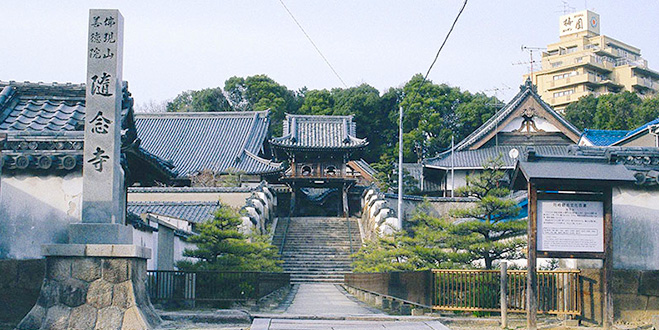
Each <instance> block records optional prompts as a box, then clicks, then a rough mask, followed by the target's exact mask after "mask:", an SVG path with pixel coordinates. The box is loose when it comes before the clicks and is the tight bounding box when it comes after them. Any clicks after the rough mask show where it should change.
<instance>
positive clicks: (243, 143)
mask: <svg viewBox="0 0 659 330" xmlns="http://www.w3.org/2000/svg"><path fill="white" fill-rule="evenodd" d="M135 120H136V126H137V131H138V136H139V138H140V139H141V141H142V144H141V146H142V147H143V148H144V149H145V150H147V151H149V152H150V153H152V154H154V155H156V156H158V157H160V158H162V159H165V160H168V161H171V162H172V163H173V164H174V166H175V168H176V169H177V170H178V173H179V175H180V176H188V175H191V174H194V173H196V172H199V171H202V170H206V169H208V170H213V171H215V172H220V173H226V172H227V171H229V170H235V171H240V172H244V173H246V174H265V173H273V172H277V171H279V170H280V167H281V164H280V163H275V162H272V161H269V160H265V159H262V158H260V157H258V156H257V154H258V153H259V151H260V150H261V148H262V145H263V141H264V140H265V138H266V135H267V133H268V125H269V123H270V120H269V118H268V111H256V112H247V111H245V112H213V113H192V112H189V113H158V114H136V115H135Z"/></svg>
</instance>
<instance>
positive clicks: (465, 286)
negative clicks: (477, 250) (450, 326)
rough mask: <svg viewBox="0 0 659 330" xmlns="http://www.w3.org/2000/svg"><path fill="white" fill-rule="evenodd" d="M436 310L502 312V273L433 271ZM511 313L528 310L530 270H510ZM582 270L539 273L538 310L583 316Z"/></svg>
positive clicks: (509, 309)
mask: <svg viewBox="0 0 659 330" xmlns="http://www.w3.org/2000/svg"><path fill="white" fill-rule="evenodd" d="M433 274H434V276H433V308H434V309H438V310H455V311H486V312H487V311H489V312H496V311H499V310H500V309H501V303H500V299H499V297H500V295H501V289H500V288H501V285H500V279H501V277H500V272H499V271H498V270H433ZM507 279H508V285H507V292H506V294H507V297H508V299H507V302H508V303H507V306H508V311H509V312H513V313H514V312H517V313H522V312H525V311H526V271H525V270H511V271H508V276H507ZM579 289H580V288H579V271H572V270H566V271H538V311H539V312H540V313H548V314H571V315H579V314H581V303H580V295H579V291H580V290H579Z"/></svg>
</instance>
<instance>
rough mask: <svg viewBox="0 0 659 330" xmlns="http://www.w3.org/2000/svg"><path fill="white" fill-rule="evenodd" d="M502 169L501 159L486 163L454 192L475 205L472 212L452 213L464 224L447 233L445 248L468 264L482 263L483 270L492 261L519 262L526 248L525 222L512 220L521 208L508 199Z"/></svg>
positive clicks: (466, 210)
mask: <svg viewBox="0 0 659 330" xmlns="http://www.w3.org/2000/svg"><path fill="white" fill-rule="evenodd" d="M502 165H503V162H502V161H501V157H498V158H497V159H494V160H490V161H488V162H486V164H485V165H484V166H483V167H484V170H483V171H482V172H480V173H477V174H474V175H470V176H467V185H466V186H465V187H462V188H460V189H456V192H457V193H458V194H459V195H463V196H470V197H475V198H476V199H477V200H478V201H477V202H476V205H475V206H474V207H472V208H468V209H463V210H455V211H453V212H452V215H453V216H454V217H458V218H465V220H464V221H459V222H456V223H454V224H453V225H452V226H450V227H449V230H448V234H449V235H450V236H451V238H450V240H449V243H448V245H449V246H450V247H452V248H453V249H454V250H456V251H460V252H461V253H462V254H463V255H464V260H466V261H468V262H470V263H471V262H473V261H476V260H479V259H483V260H484V262H485V268H486V269H492V264H493V262H494V261H495V260H498V259H516V258H518V257H519V256H520V254H521V251H522V248H523V247H524V246H525V245H526V240H525V239H523V238H521V237H520V236H522V235H524V234H526V220H525V219H516V218H515V217H517V215H518V214H519V211H520V208H519V207H518V206H517V203H515V201H514V200H512V199H510V198H508V196H509V195H510V190H509V189H507V188H506V187H505V186H504V185H503V184H502V181H503V179H504V177H505V173H504V172H503V171H502V170H501V167H502Z"/></svg>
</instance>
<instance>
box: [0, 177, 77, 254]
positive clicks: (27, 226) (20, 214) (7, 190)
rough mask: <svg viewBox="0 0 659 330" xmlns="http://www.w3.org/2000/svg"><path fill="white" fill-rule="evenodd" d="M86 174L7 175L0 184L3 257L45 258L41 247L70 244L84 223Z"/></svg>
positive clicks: (0, 246)
mask: <svg viewBox="0 0 659 330" xmlns="http://www.w3.org/2000/svg"><path fill="white" fill-rule="evenodd" d="M81 201H82V173H70V174H67V175H64V176H56V175H34V174H29V175H26V174H21V175H11V174H7V173H3V175H2V178H1V182H0V258H13V259H26V258H41V245H42V244H52V243H67V242H68V228H67V226H68V224H70V223H74V222H80V204H81Z"/></svg>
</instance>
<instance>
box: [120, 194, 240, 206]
mask: <svg viewBox="0 0 659 330" xmlns="http://www.w3.org/2000/svg"><path fill="white" fill-rule="evenodd" d="M251 195H252V193H251V192H244V193H243V192H236V193H181V192H178V193H133V192H132V193H128V201H129V202H217V201H218V200H219V201H221V202H222V203H224V204H228V205H229V206H231V207H235V208H241V207H242V206H243V205H245V200H246V199H247V198H249V197H250V196H251Z"/></svg>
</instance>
